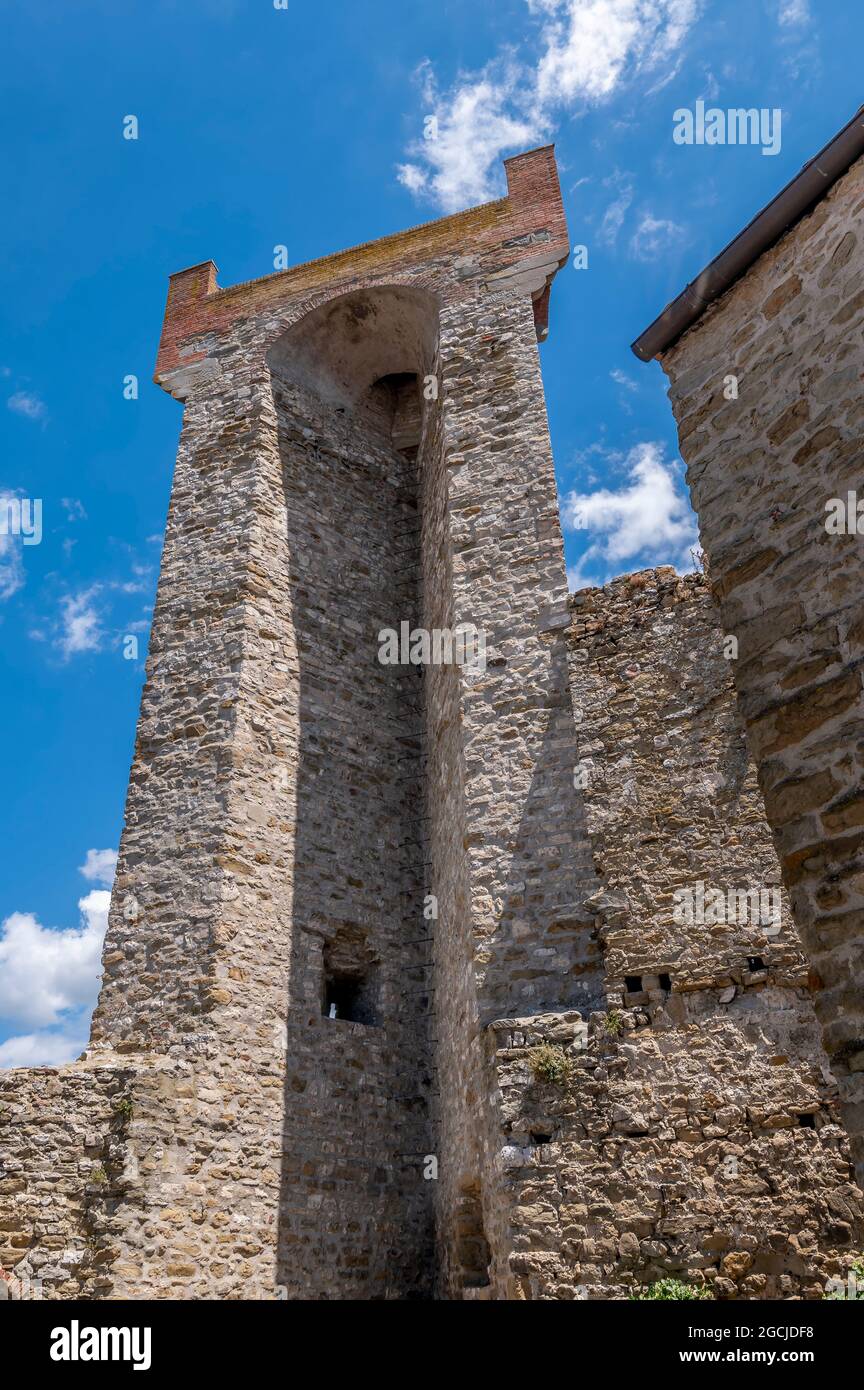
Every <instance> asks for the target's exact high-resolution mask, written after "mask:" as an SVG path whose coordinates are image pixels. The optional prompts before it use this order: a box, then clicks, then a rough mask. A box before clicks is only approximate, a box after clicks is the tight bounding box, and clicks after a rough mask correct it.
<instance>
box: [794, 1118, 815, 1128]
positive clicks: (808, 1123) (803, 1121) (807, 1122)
mask: <svg viewBox="0 0 864 1390" xmlns="http://www.w3.org/2000/svg"><path fill="white" fill-rule="evenodd" d="M798 1124H799V1125H800V1126H801V1128H802V1129H815V1128H816V1116H815V1115H799V1116H798Z"/></svg>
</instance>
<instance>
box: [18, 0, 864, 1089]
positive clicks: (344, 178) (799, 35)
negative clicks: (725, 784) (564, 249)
mask: <svg viewBox="0 0 864 1390" xmlns="http://www.w3.org/2000/svg"><path fill="white" fill-rule="evenodd" d="M0 19H2V31H3V41H4V42H3V47H4V53H3V56H2V58H0V66H2V70H3V72H2V75H3V81H2V84H0V110H2V128H3V130H4V132H5V139H4V147H5V148H4V154H5V159H4V166H5V167H4V194H5V197H4V215H3V218H2V223H0V241H2V252H3V254H2V257H0V276H2V294H0V318H2V336H0V343H2V347H0V498H2V497H5V498H6V499H10V498H11V499H15V500H17V501H18V502H20V501H21V500H22V499H39V500H40V501H41V504H42V523H41V527H42V534H41V540H40V541H39V543H38V544H26V545H25V544H24V543H23V538H22V537H18V536H13V535H9V536H3V535H0V717H2V727H3V731H4V753H5V757H4V764H5V772H6V776H5V785H6V794H5V796H4V797H3V799H2V821H3V824H2V829H3V836H2V842H0V843H2V869H0V1065H6V1066H9V1065H21V1064H30V1063H36V1062H57V1061H61V1060H65V1059H68V1058H70V1057H72V1056H74V1055H75V1054H76V1052H77V1051H79V1050H80V1048H81V1046H82V1045H83V1042H84V1041H85V1040H86V1035H87V1018H88V1011H89V1008H90V1007H91V1006H92V1002H93V999H94V996H95V990H96V984H97V979H98V959H99V949H100V942H101V934H102V932H103V930H104V921H105V913H106V910H107V901H108V888H109V887H110V881H111V871H112V851H115V850H116V847H117V844H118V841H119V836H120V828H121V824H122V814H123V802H124V797H125V789H126V780H127V775H128V770H129V762H130V759H131V753H132V746H133V739H134V731H135V721H136V717H137V709H138V702H139V699H140V691H141V684H142V680H143V669H144V668H143V662H144V658H145V656H146V642H147V635H148V629H149V621H150V617H151V611H152V603H153V597H154V593H155V585H156V577H157V572H158V564H159V554H160V545H161V537H162V533H163V530H164V524H165V515H166V510H167V505H168V496H169V490H170V484H171V473H172V468H173V462H174V454H175V450H176V445H177V437H178V432H179V428H180V420H181V407H180V406H179V405H178V404H177V403H176V402H175V401H173V400H171V399H170V398H169V397H168V396H166V395H164V394H163V393H162V392H161V391H160V390H159V389H158V388H157V387H155V386H154V385H152V383H151V375H152V370H153V362H154V357H155V352H156V346H157V343H158V338H159V329H160V324H161V318H162V310H163V306H164V300H165V292H166V288H167V276H168V274H169V273H170V272H171V271H173V270H177V269H181V268H182V267H184V266H187V265H190V264H193V263H195V262H199V261H202V260H206V259H208V258H211V257H212V259H213V260H215V261H216V263H217V265H218V266H219V272H220V283H221V284H223V285H227V284H233V283H235V282H237V281H241V280H247V279H251V278H254V277H256V276H259V275H265V274H268V273H270V272H271V271H272V269H273V248H274V246H276V245H279V244H284V245H286V246H287V247H288V253H289V258H290V260H291V262H292V263H295V262H300V261H305V260H308V259H311V258H313V257H315V256H319V255H324V254H327V253H328V252H331V251H335V250H338V249H340V248H342V247H346V246H351V245H353V244H355V243H357V242H361V241H367V240H370V239H372V238H375V237H378V236H382V235H385V234H386V233H389V232H394V231H398V230H400V229H401V228H403V227H405V226H409V225H412V224H414V223H416V222H418V221H425V220H427V219H429V218H432V217H436V216H439V215H441V213H442V212H448V211H452V210H454V209H456V208H459V207H463V206H469V205H471V204H473V203H476V202H482V201H485V200H487V199H489V198H493V197H497V196H499V195H500V194H501V193H502V192H503V190H504V185H503V174H502V169H501V164H500V161H501V158H502V156H505V155H508V154H511V153H515V152H517V151H519V150H521V149H526V148H530V147H532V146H534V145H537V144H542V143H546V142H547V141H549V140H554V141H555V142H556V146H557V152H558V160H559V166H560V170H561V180H562V188H563V193H564V201H565V205H566V208H567V213H568V219H569V223H570V231H571V238H572V240H573V242H574V243H577V244H584V245H585V246H587V247H588V268H587V269H586V270H580V271H577V270H575V269H573V267H572V266H568V267H566V268H565V269H564V270H563V271H562V272H561V274H560V275H559V277H558V280H557V282H556V285H555V288H554V291H553V299H552V318H551V332H550V338H549V341H548V343H547V344H546V345H545V346H544V347H543V349H542V360H543V371H544V378H545V382H546V391H547V399H548V406H549V416H550V425H551V431H552V440H553V445H554V450H555V458H556V467H557V472H558V481H559V489H560V493H561V499H562V517H563V520H564V524H565V541H566V548H567V560H568V566H569V569H570V573H571V581H572V583H574V584H585V583H592V582H593V583H598V582H604V581H605V580H606V579H608V578H611V577H612V576H613V575H615V574H617V573H622V572H626V571H629V570H633V569H638V568H640V567H643V566H644V565H647V564H656V563H672V564H677V565H678V566H679V567H681V568H686V567H688V566H689V563H690V561H689V552H690V548H691V546H692V545H693V544H694V543H695V537H694V530H693V521H692V516H691V514H690V512H689V507H688V504H687V502H686V498H685V495H684V491H683V486H682V481H681V469H680V463H679V461H678V456H677V452H676V447H675V435H674V429H673V425H672V418H671V413H670V411H669V408H668V404H667V402H666V397H665V386H664V380H663V376H662V373H661V371H660V369H659V367H657V366H656V365H655V364H652V365H651V366H644V365H641V364H639V363H638V362H637V361H636V359H635V358H634V357H633V356H632V355H631V354H630V352H629V344H630V342H631V341H632V339H633V338H634V337H635V336H637V334H638V333H639V332H640V331H641V330H642V329H643V328H645V327H646V326H647V324H648V322H649V321H650V320H651V319H652V318H654V317H655V315H656V314H657V313H658V312H659V310H660V309H661V308H662V307H663V306H664V304H665V303H666V302H667V301H668V300H669V299H670V298H672V297H673V295H674V294H676V293H677V292H678V291H679V290H680V289H681V288H683V286H684V284H685V283H686V282H687V281H688V280H689V279H691V278H692V277H693V275H694V274H695V273H696V272H697V271H698V270H699V269H701V267H702V266H703V264H704V263H705V262H706V261H708V260H709V259H710V258H711V257H712V256H713V255H714V254H716V252H717V251H718V250H720V249H721V248H722V247H723V246H724V245H725V244H726V242H727V241H728V240H729V239H730V238H731V237H732V236H733V235H734V234H735V233H736V232H737V231H739V230H740V228H741V227H742V226H743V225H744V223H745V222H747V221H748V220H749V219H750V217H751V216H752V215H753V214H754V213H755V212H756V211H757V210H758V208H760V207H761V206H762V205H763V204H764V203H765V202H766V201H768V199H769V198H770V197H772V196H773V194H774V193H775V192H776V191H777V190H778V189H779V188H780V187H781V185H782V184H784V183H785V182H786V181H787V180H788V179H789V178H790V177H792V175H793V174H794V173H796V172H797V170H798V169H799V168H800V167H801V165H802V164H803V163H804V162H805V161H806V160H807V159H809V158H810V157H811V156H812V155H813V154H814V153H815V152H816V151H817V149H819V148H820V146H821V145H822V144H824V143H825V141H826V140H827V139H828V138H830V136H831V135H833V134H834V133H835V132H836V130H837V129H839V127H840V126H841V125H842V124H844V123H845V121H846V120H848V119H849V117H850V116H851V115H852V114H853V112H854V111H855V110H856V108H857V107H858V105H859V104H860V103H861V95H862V94H861V91H860V88H859V89H857V90H856V76H857V72H856V68H857V63H856V60H855V55H856V54H857V53H858V52H860V48H861V41H862V37H864V11H862V9H861V7H860V5H858V4H853V3H852V0H438V3H436V4H433V5H416V4H415V5H405V4H397V3H396V0H327V3H324V4H318V5H312V4H309V3H308V0H287V4H286V5H285V6H284V7H281V6H280V7H279V8H277V7H276V5H275V4H274V3H273V0H127V3H125V4H118V3H117V0H77V3H76V4H75V5H74V6H72V5H69V4H68V0H40V3H39V4H38V5H27V6H22V5H20V4H16V3H14V0H0ZM699 99H702V100H704V101H705V102H706V103H707V104H708V105H709V106H714V107H717V108H720V109H729V108H737V107H756V108H766V109H769V110H773V109H774V108H778V109H780V110H781V111H782V113H783V115H782V120H783V124H782V145H781V148H780V151H779V153H777V154H775V155H766V154H763V152H762V149H761V148H760V147H758V146H755V145H754V146H743V145H737V146H732V145H713V146H708V145H678V144H676V143H675V142H674V140H673V127H674V121H673V114H674V112H675V111H676V110H678V109H681V108H688V109H693V108H694V107H695V103H696V102H697V100H699ZM129 115H134V116H136V117H137V120H138V125H139V130H138V139H137V140H126V139H124V138H123V123H124V117H126V116H129ZM430 115H434V116H435V117H436V120H437V136H438V138H437V140H435V141H431V140H424V138H423V132H424V122H425V120H426V117H428V116H430ZM130 376H135V377H137V379H138V383H139V389H138V395H137V399H126V398H125V397H124V381H125V380H126V379H127V378H128V377H130ZM130 639H134V641H137V643H138V652H137V657H136V655H135V652H134V641H133V640H130Z"/></svg>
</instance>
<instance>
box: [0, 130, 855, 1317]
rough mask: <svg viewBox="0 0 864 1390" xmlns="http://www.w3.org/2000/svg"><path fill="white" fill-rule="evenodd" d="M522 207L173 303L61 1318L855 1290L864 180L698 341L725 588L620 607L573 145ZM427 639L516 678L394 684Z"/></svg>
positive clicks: (532, 164) (39, 1206)
mask: <svg viewBox="0 0 864 1390" xmlns="http://www.w3.org/2000/svg"><path fill="white" fill-rule="evenodd" d="M859 153H860V152H859ZM506 171H507V185H508V192H507V196H506V197H504V198H502V199H500V200H499V201H497V202H494V203H491V204H486V205H483V206H481V207H477V208H473V209H470V210H469V211H467V212H464V213H459V214H456V215H454V216H450V217H445V218H442V219H440V220H438V221H436V222H432V223H429V224H427V225H424V226H420V227H416V228H413V229H411V230H409V231H407V232H403V233H401V234H399V235H396V236H392V237H385V238H383V239H382V240H380V241H377V242H374V243H372V244H369V245H365V246H360V247H357V248H354V249H352V250H348V251H344V252H340V253H338V254H337V255H333V256H328V257H326V258H324V259H322V260H319V261H313V262H310V263H309V264H306V265H300V266H296V267H293V268H291V269H289V270H287V271H284V272H280V273H278V274H275V275H270V276H267V277H265V278H264V279H262V280H256V281H252V282H249V283H247V284H241V285H235V286H231V287H227V288H222V287H220V286H219V285H218V284H217V280H216V268H215V266H214V265H213V264H212V263H211V262H207V263H205V264H204V265H199V266H193V267H192V268H190V269H188V270H185V271H181V272H179V273H178V274H176V275H174V276H172V277H171V281H170V288H169V295H168V304H167V309H166V315H165V324H164V329H163V335H162V342H161V345H160V349H159V356H158V361H157V368H156V380H157V382H158V383H159V384H160V385H161V386H162V387H163V388H164V389H165V390H167V391H169V392H171V393H172V394H173V395H174V396H176V397H177V398H178V399H179V400H181V401H182V402H183V403H184V415H183V427H182V434H181V439H180V447H179V452H178V458H177V468H176V474H175V479H174V486H173V491H172V497H171V504H170V511H169V518H168V526H167V532H166V540H165V550H164V556H163V564H162V571H161V576H160V581H159V589H158V596H157V606H156V612H155V617H154V624H153V631H152V637H151V643H150V653H149V658H148V667H147V682H146V686H145V690H144V694H143V698H142V707H141V715H140V720H139V726H138V734H137V740H136V746H135V755H134V761H133V765H132V771H131V775H130V783H129V793H128V800H127V805H126V820H125V829H124V832H123V837H122V841H121V847H120V859H119V864H118V872H117V879H116V883H115V887H114V892H113V897H112V907H111V915H110V924H109V931H108V936H107V940H106V946H105V954H104V977H103V983H102V990H101V994H100V998H99V1004H98V1007H97V1009H96V1013H95V1015H94V1020H93V1029H92V1037H91V1042H90V1045H89V1047H88V1049H87V1052H86V1053H85V1055H84V1056H83V1058H82V1059H80V1060H79V1061H78V1062H76V1063H74V1064H72V1065H70V1066H67V1067H61V1068H37V1069H26V1070H16V1071H11V1072H7V1073H3V1074H0V1264H2V1265H3V1266H4V1268H5V1269H6V1270H10V1271H13V1272H14V1274H15V1275H16V1277H17V1278H18V1279H20V1280H21V1281H22V1283H23V1285H24V1287H25V1288H27V1287H31V1288H35V1289H38V1290H39V1291H40V1293H41V1296H44V1297H48V1298H55V1299H65V1298H73V1297H85V1298H89V1299H105V1298H107V1299H124V1298H133V1299H138V1298H171V1299H177V1298H216V1299H274V1298H287V1299H411V1298H444V1299H495V1300H535V1299H541V1300H544V1299H555V1300H557V1299H583V1298H584V1299H589V1300H591V1299H606V1298H616V1299H626V1298H629V1297H631V1296H634V1294H636V1293H638V1291H639V1290H641V1289H644V1288H645V1286H646V1285H649V1284H651V1283H652V1282H653V1281H655V1280H657V1279H661V1278H664V1277H667V1276H670V1275H671V1276H675V1277H677V1278H680V1279H682V1280H684V1281H687V1282H690V1283H697V1284H704V1285H706V1286H707V1287H708V1288H709V1290H710V1292H711V1293H712V1294H713V1295H714V1296H715V1297H719V1298H745V1299H749V1298H778V1297H779V1298H787V1297H805V1298H819V1297H821V1296H822V1295H823V1293H824V1290H825V1286H826V1281H827V1280H828V1279H830V1278H831V1277H833V1276H837V1275H842V1274H843V1273H844V1271H845V1270H846V1268H847V1267H848V1264H849V1261H850V1259H851V1258H852V1257H853V1256H854V1255H855V1254H856V1253H858V1252H860V1250H861V1249H862V1243H864V1222H862V1194H861V1190H860V1188H859V1187H858V1185H857V1184H856V1182H855V1175H854V1169H853V1162H852V1157H851V1154H850V1135H851V1137H852V1140H853V1142H854V1143H855V1144H857V1145H859V1146H860V1141H861V1127H862V1126H861V1102H860V1098H859V1092H858V1091H857V1090H856V1086H857V1084H858V1082H859V1081H860V1076H861V1069H860V1062H861V1055H862V1054H861V1049H862V1047H864V1042H862V1037H861V1026H862V1025H861V1021H860V1020H861V1004H860V1000H861V996H860V981H861V978H862V972H861V969H860V964H861V962H860V920H861V906H860V904H861V902H862V899H861V894H862V892H864V868H862V866H860V865H859V862H858V860H857V858H856V855H857V853H858V849H859V847H860V844H861V838H862V835H861V829H860V826H861V823H862V817H861V815H860V805H859V803H860V802H861V794H860V791H856V785H857V781H859V780H860V778H859V771H860V765H861V748H862V746H864V744H862V736H861V732H860V729H859V724H858V721H859V717H860V711H861V689H860V659H861V658H860V652H859V650H858V649H859V648H860V639H861V630H860V629H861V623H860V618H859V619H856V615H855V613H854V602H855V585H854V576H855V575H856V574H859V573H860V565H859V562H858V561H857V558H856V557H857V553H858V552H857V551H856V549H855V545H856V542H855V541H854V540H849V541H847V542H846V543H845V544H844V545H836V546H835V545H833V544H832V543H831V541H830V540H828V539H827V538H826V535H825V533H824V530H822V531H820V529H819V528H820V526H821V525H822V522H821V519H820V516H819V514H818V511H819V505H820V503H819V497H818V494H819V493H820V491H825V490H826V489H828V490H829V491H831V495H834V492H836V491H837V489H839V488H846V487H847V486H848V487H851V486H852V485H853V482H854V469H855V448H854V443H855V435H856V432H857V431H856V426H857V424H858V423H859V417H860V411H861V404H860V399H861V397H860V379H861V335H860V319H861V315H862V314H864V288H862V286H864V271H862V268H861V255H860V234H859V233H856V231H855V219H856V216H857V215H858V214H860V212H861V209H862V206H864V190H862V178H864V172H862V165H861V163H857V164H854V163H851V161H850V162H849V163H847V166H846V169H845V170H843V171H842V172H841V173H840V174H839V176H838V178H837V181H836V182H834V184H833V186H832V187H831V189H830V191H826V190H822V191H823V193H824V197H823V198H822V199H821V200H820V201H819V203H818V205H817V206H816V208H815V210H813V211H808V212H807V213H806V215H804V214H802V215H801V216H800V217H799V219H798V220H796V221H795V222H794V223H793V224H791V225H790V227H789V230H788V231H786V233H785V235H784V237H783V239H782V240H781V241H780V242H779V243H778V244H777V245H776V246H773V247H772V248H770V249H768V248H766V249H765V250H764V251H763V252H762V254H761V255H760V258H759V259H758V260H757V261H755V262H754V264H753V265H752V267H751V268H749V269H747V270H746V273H745V274H744V278H743V279H741V280H740V281H739V282H738V283H736V284H734V285H731V286H730V287H727V290H726V291H725V295H726V297H725V298H720V299H718V300H717V301H716V302H714V303H711V304H710V306H709V307H707V309H706V312H705V313H704V315H703V316H701V317H700V318H699V319H698V321H697V320H696V319H694V320H693V321H692V322H691V324H690V325H688V327H687V328H686V330H685V331H684V332H683V335H682V334H680V333H679V335H678V337H677V338H675V340H674V342H673V341H672V340H671V339H670V342H669V343H668V344H666V343H664V344H663V345H662V348H661V349H658V350H662V353H663V357H662V360H663V363H664V366H665V367H666V369H667V370H668V371H669V372H670V375H671V376H672V380H673V393H672V394H673V405H674V406H675V409H676V413H678V416H679V420H680V427H681V441H682V450H683V452H684V455H685V458H686V459H687V461H688V463H689V465H690V475H691V486H692V488H693V492H694V498H695V501H696V505H697V506H698V508H699V512H700V520H701V523H702V533H703V542H704V545H705V549H706V552H707V554H708V557H709V563H708V574H707V577H706V576H703V575H689V576H686V577H681V576H679V575H677V574H676V573H675V572H674V571H673V570H671V569H657V570H647V571H644V572H641V573H639V574H635V575H629V576H626V577H623V578H621V579H617V580H615V581H614V582H613V583H612V584H609V585H607V586H606V587H605V588H603V589H588V590H583V591H582V592H580V593H578V594H576V595H574V596H572V598H568V595H567V590H566V583H565V572H564V564H563V552H562V543H561V533H560V526H559V519H558V505H557V497H556V489H555V479H554V471H553V464H552V454H551V448H550V443H549V433H548V427H547V421H546V412H545V404H544V397H543V389H542V382H541V377H540V367H539V355H538V348H537V343H538V339H539V340H541V341H542V339H543V338H544V337H545V335H546V330H547V323H548V314H549V304H550V289H551V284H552V280H553V278H554V276H555V274H556V272H557V270H558V269H559V268H560V267H561V266H562V265H564V263H565V262H566V260H567V256H568V252H569V245H568V238H567V229H566V224H565V219H564V211H563V206H562V202H561V196H560V190H559V185H558V178H557V172H556V168H555V161H554V155H553V151H552V149H551V148H544V149H539V150H534V151H531V152H530V153H528V154H524V155H520V156H518V157H516V158H514V159H511V160H508V161H506ZM649 355H654V354H653V353H651V354H649ZM736 372H737V375H738V376H739V379H740V391H739V395H738V397H737V399H736V400H735V401H734V402H728V403H727V401H726V400H725V399H724V398H723V396H722V381H723V378H724V377H725V376H727V375H730V374H736ZM718 380H719V383H720V385H719V388H718ZM718 389H719V391H720V394H719V395H718ZM838 401H840V402H842V405H838ZM730 407H731V408H730ZM814 470H816V471H815V472H814ZM796 489H797V490H796ZM856 565H858V568H856ZM403 624H404V625H407V627H406V629H405V630H406V631H407V632H408V633H409V634H411V633H416V632H417V631H421V632H426V633H433V634H436V633H437V634H450V633H453V632H456V631H459V630H460V629H466V628H467V629H468V630H472V629H473V631H474V632H475V633H479V634H482V637H483V659H482V661H468V662H459V661H457V660H440V661H436V660H434V659H432V660H428V661H426V660H420V661H413V662H412V661H410V660H409V661H407V662H405V661H403V662H395V663H393V662H386V661H382V660H381V650H382V648H381V634H382V633H383V632H386V631H388V630H392V631H395V632H399V633H401V632H402V631H403ZM856 634H857V635H856ZM730 635H734V636H735V637H736V640H737V641H738V643H739V648H740V650H739V656H738V660H737V661H736V660H730V659H729V644H728V640H727V639H728V637H729V636H730ZM856 643H857V644H858V645H857V647H856ZM856 875H857V877H856ZM784 885H785V886H784ZM856 933H857V934H856ZM856 951H858V952H859V954H858V955H857V956H856ZM856 970H857V974H856ZM856 1152H857V1153H859V1154H860V1148H859V1149H858V1150H856ZM27 1281H32V1282H31V1283H30V1284H28V1282H27Z"/></svg>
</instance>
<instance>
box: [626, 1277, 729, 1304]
mask: <svg viewBox="0 0 864 1390" xmlns="http://www.w3.org/2000/svg"><path fill="white" fill-rule="evenodd" d="M713 1297H714V1295H713V1294H712V1293H711V1290H710V1289H709V1288H708V1287H707V1286H706V1285H705V1284H685V1283H684V1281H683V1279H658V1280H657V1282H656V1283H654V1284H648V1285H647V1286H646V1287H645V1288H644V1289H640V1290H639V1292H638V1293H634V1294H631V1295H630V1302H631V1303H638V1302H641V1301H642V1300H644V1299H648V1298H657V1299H677V1300H686V1299H690V1300H694V1299H695V1300H701V1301H704V1300H705V1299H710V1298H713Z"/></svg>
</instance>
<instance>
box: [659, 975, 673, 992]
mask: <svg viewBox="0 0 864 1390" xmlns="http://www.w3.org/2000/svg"><path fill="white" fill-rule="evenodd" d="M657 978H658V979H659V981H660V988H661V989H662V990H665V991H666V993H667V994H671V992H672V977H671V975H662V974H661V975H658V977H657Z"/></svg>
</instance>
